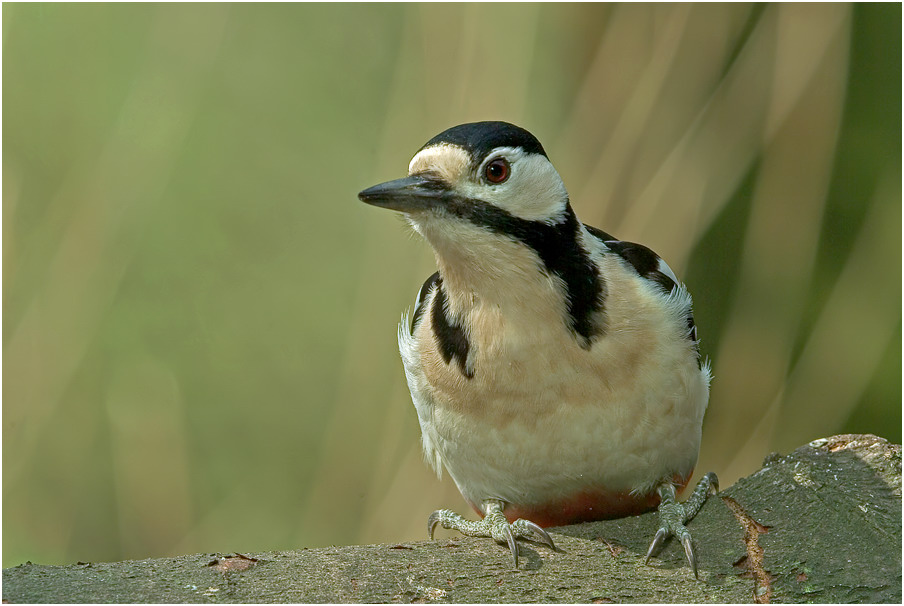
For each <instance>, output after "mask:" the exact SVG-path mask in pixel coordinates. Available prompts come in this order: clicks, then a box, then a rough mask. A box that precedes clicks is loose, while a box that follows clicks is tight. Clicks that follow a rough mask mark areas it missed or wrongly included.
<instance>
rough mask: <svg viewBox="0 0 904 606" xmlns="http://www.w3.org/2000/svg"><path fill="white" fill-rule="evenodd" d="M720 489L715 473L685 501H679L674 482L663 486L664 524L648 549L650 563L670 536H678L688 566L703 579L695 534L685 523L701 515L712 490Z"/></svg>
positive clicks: (660, 507)
mask: <svg viewBox="0 0 904 606" xmlns="http://www.w3.org/2000/svg"><path fill="white" fill-rule="evenodd" d="M718 489H719V479H718V478H717V477H716V474H714V473H712V472H710V473H708V474H706V475H705V476H704V477H703V479H702V480H700V483H699V484H697V487H696V488H695V489H694V492H693V494H691V496H690V497H689V498H688V500H687V501H686V502H685V503H684V504H682V503H678V502H677V501H676V495H675V487H674V486H673V485H672V484H663V485H662V486H660V487H659V496H660V497H661V502H660V503H659V519H660V524H661V525H660V527H659V530H657V531H656V535H655V536H654V537H653V542H652V543H650V548H649V549H648V550H647V557H646V562H647V563H648V562H649V561H650V558H651V557H653V556H655V555H656V554H658V553H659V552H660V551H661V550H662V546H663V545H664V544H665V541H666V539H668V538H669V537H670V536H675V537H677V538H678V539H679V540H680V541H681V546H682V547H684V556H685V558H686V559H687V563H688V566H690V567H691V570H693V571H694V578H698V579H699V578H700V577H699V574H698V571H697V555H696V553H695V552H694V543H693V540H692V539H691V533H690V532H689V531H688V529H687V527H685V525H684V524H685V523H686V522H689V521H690V520H691V519H692V518H693V517H694V516H695V515H697V512H698V511H700V508H701V507H702V506H703V503H704V502H706V499H707V497H708V496H709V494H710V492H712V491H713V490H716V491H718Z"/></svg>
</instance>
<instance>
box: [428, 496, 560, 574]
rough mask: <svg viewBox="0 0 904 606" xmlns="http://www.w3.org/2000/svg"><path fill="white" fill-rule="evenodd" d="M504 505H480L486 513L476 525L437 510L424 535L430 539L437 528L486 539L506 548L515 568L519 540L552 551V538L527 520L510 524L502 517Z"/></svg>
mask: <svg viewBox="0 0 904 606" xmlns="http://www.w3.org/2000/svg"><path fill="white" fill-rule="evenodd" d="M502 508H503V504H502V502H501V501H497V500H495V499H491V500H487V501H484V502H483V510H484V512H485V514H484V516H483V519H482V520H478V521H476V522H475V521H473V520H468V519H466V518H464V517H462V516H460V515H458V514H457V513H455V512H454V511H451V510H449V509H440V510H438V511H434V512H433V513H431V514H430V517H429V518H428V519H427V532H428V533H429V535H430V538H431V539H432V538H433V531H434V530H435V529H436V526H437V524H439V525H441V526H442V527H443V528H445V529H447V530H457V531H458V532H460V533H461V534H463V535H466V536H469V537H487V538H491V539H494V540H495V541H496V542H497V543H502V544H508V547H509V550H511V552H512V561H513V563H514V565H515V568H517V567H518V542H517V540H518V539H529V540H532V541H536V542H538V543H542V544H544V545H546V546H547V547H549V548H550V549H552V550H553V551H555V549H556V546H555V543H553V542H552V537H550V536H549V534H548V533H547V532H546V531H545V530H543V529H542V528H540V527H539V526H538V525H537V524H534V523H533V522H531V521H530V520H525V519H518V520H515V521H514V522H512V523H511V524H510V523H509V521H508V520H507V519H506V518H505V515H503V513H502Z"/></svg>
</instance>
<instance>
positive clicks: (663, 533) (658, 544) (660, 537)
mask: <svg viewBox="0 0 904 606" xmlns="http://www.w3.org/2000/svg"><path fill="white" fill-rule="evenodd" d="M668 535H669V531H668V530H666V529H665V528H660V529H659V530H657V531H656V536H654V537H653V542H652V543H650V548H649V549H648V550H647V559H646V560H644V564H649V563H650V558H652V557H653V556H655V555H656V554H657V553H659V550H660V549H662V544H663V542H664V541H665V538H666V537H667V536H668Z"/></svg>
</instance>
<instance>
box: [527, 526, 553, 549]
mask: <svg viewBox="0 0 904 606" xmlns="http://www.w3.org/2000/svg"><path fill="white" fill-rule="evenodd" d="M524 525H525V526H526V527H527V529H528V530H530V531H531V532H532V533H533V534H534V536H535V537H537V540H538V541H539V542H540V543H543V544H544V545H546V546H547V547H549V548H550V549H552V550H553V551H556V544H555V543H553V542H552V537H551V536H549V533H548V532H546V531H545V530H543V529H542V528H540V526H539V525H537V524H534V523H533V522H531V521H530V520H524Z"/></svg>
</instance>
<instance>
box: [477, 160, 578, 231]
mask: <svg viewBox="0 0 904 606" xmlns="http://www.w3.org/2000/svg"><path fill="white" fill-rule="evenodd" d="M499 155H501V156H503V157H505V158H506V159H507V160H509V162H510V163H511V165H512V175H511V177H509V179H508V181H506V182H504V183H500V184H499V185H487V184H485V183H480V184H476V183H469V184H468V185H467V186H466V187H465V188H463V189H466V190H467V191H466V193H467V194H468V195H469V196H470V197H473V198H477V199H480V200H484V201H485V202H488V203H489V204H492V205H493V206H496V207H497V208H501V209H502V210H505V211H506V212H508V213H509V214H511V215H513V216H515V217H518V218H520V219H525V220H527V221H546V222H555V221H557V220H558V219H559V218H560V217H561V215H562V211H563V210H564V209H565V203H566V202H567V201H568V192H567V191H566V190H565V184H564V183H562V178H561V177H560V176H559V173H558V172H556V169H555V168H554V167H553V165H552V164H551V163H550V162H549V160H547V159H546V158H545V157H544V156H541V155H539V154H527V155H524V154H523V153H522V152H521V151H520V150H514V149H512V150H506V149H501V150H497V153H494V154H493V156H499ZM493 156H491V157H493Z"/></svg>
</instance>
